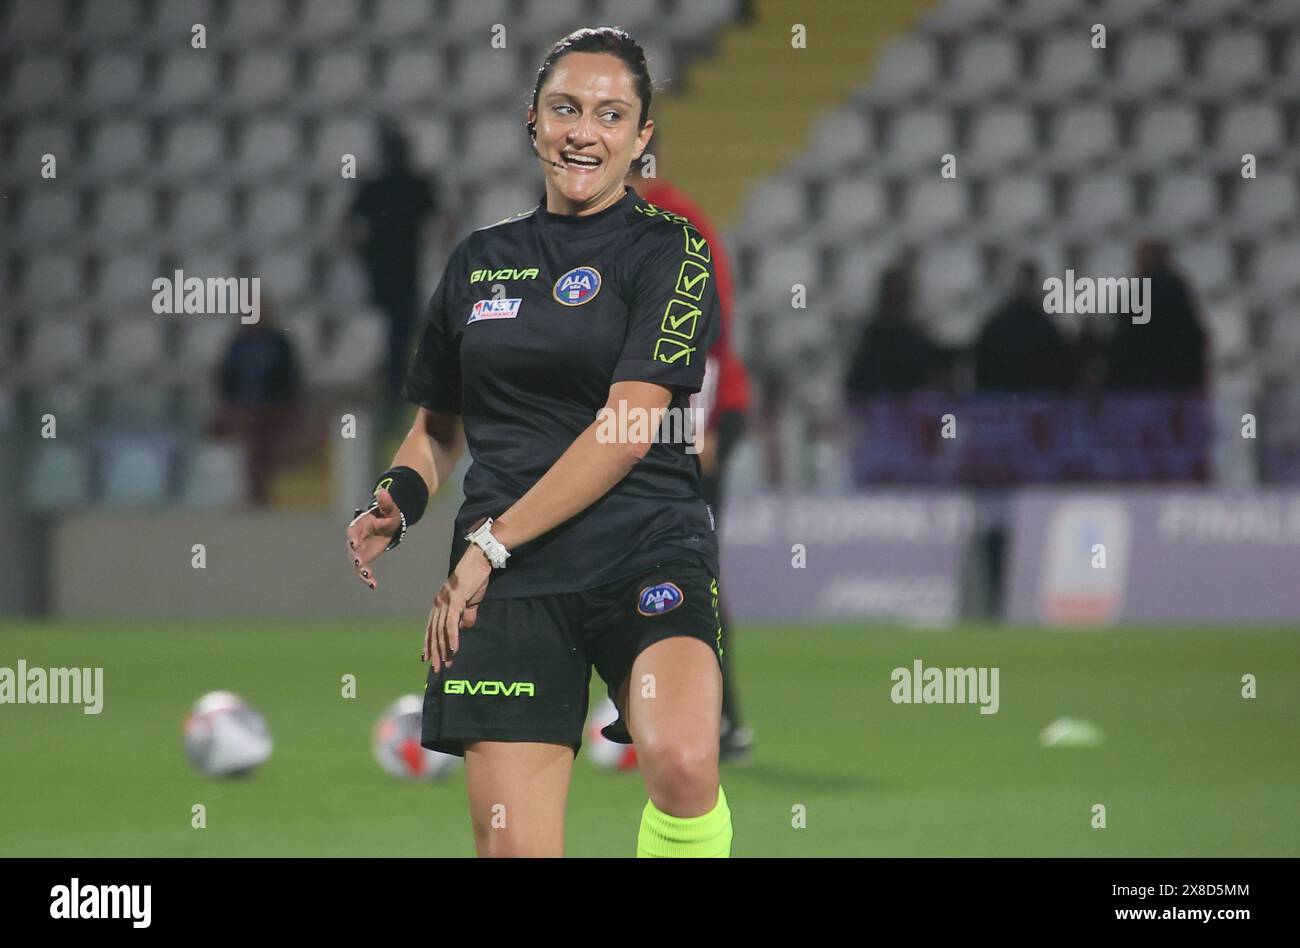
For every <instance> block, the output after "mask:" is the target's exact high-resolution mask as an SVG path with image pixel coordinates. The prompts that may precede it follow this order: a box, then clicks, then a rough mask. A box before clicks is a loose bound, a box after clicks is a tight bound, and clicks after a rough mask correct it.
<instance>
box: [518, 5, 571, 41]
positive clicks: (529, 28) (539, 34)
mask: <svg viewBox="0 0 1300 948" xmlns="http://www.w3.org/2000/svg"><path fill="white" fill-rule="evenodd" d="M586 7H587V4H586V2H585V0H547V2H546V3H529V4H525V5H524V8H523V11H522V12H523V18H522V20H520V19H519V18H515V20H514V21H513V22H512V24H511V25H512V27H514V28H515V29H522V31H523V34H524V36H526V37H528V38H529V39H530V40H532V41H534V42H537V43H539V44H545V45H546V46H550V44H551V43H554V42H555V41H556V40H558V39H559V38H560V37H561V36H564V35H565V34H567V33H570V32H572V31H573V30H574V29H576V28H577V27H579V26H587V25H589V20H588V18H587V9H586Z"/></svg>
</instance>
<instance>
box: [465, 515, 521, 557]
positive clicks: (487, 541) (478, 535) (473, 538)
mask: <svg viewBox="0 0 1300 948" xmlns="http://www.w3.org/2000/svg"><path fill="white" fill-rule="evenodd" d="M465 539H466V540H468V541H469V542H470V543H473V544H474V545H475V546H476V547H478V548H479V549H480V550H482V551H483V555H484V556H486V557H487V558H488V562H489V563H491V564H492V568H493V569H505V568H506V560H508V559H510V551H509V550H507V549H506V548H505V545H504V544H503V543H502V542H501V541H500V540H498V539H497V538H496V537H494V536H493V535H492V518H491V517H488V518H487V519H486V520H484V521H483V524H482V526H480V527H479V528H478V529H477V530H471V531H470V532H469V533H467V534H465Z"/></svg>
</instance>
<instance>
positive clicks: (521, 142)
mask: <svg viewBox="0 0 1300 948" xmlns="http://www.w3.org/2000/svg"><path fill="white" fill-rule="evenodd" d="M464 149H465V152H464V155H463V159H464V164H465V166H466V169H467V173H466V175H465V177H466V178H468V179H469V180H485V179H487V180H490V179H492V178H493V177H494V176H495V175H497V174H499V173H500V172H502V171H504V170H506V169H508V168H518V167H520V165H521V164H523V162H524V161H525V160H526V159H527V157H528V156H529V155H531V154H532V152H531V151H529V150H528V139H527V138H526V137H525V136H524V132H523V130H522V126H521V125H520V123H519V119H518V118H516V117H512V116H509V117H508V116H490V117H487V118H481V119H479V120H478V121H476V122H474V123H473V124H472V125H471V126H470V131H469V135H468V138H467V140H466V141H465V145H464Z"/></svg>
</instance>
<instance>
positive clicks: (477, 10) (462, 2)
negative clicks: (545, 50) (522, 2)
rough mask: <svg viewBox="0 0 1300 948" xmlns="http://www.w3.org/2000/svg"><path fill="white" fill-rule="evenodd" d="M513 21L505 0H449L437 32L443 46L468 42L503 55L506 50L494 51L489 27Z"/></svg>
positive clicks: (475, 48)
mask: <svg viewBox="0 0 1300 948" xmlns="http://www.w3.org/2000/svg"><path fill="white" fill-rule="evenodd" d="M513 20H514V16H513V15H512V12H511V9H510V5H509V3H507V0H449V2H448V4H447V12H446V13H445V14H444V16H443V17H442V18H441V20H440V22H439V27H440V29H439V30H438V34H439V38H440V40H441V42H442V43H443V45H444V46H456V47H458V48H459V47H461V46H462V44H468V47H469V49H470V50H473V51H483V52H499V53H502V54H503V55H505V54H506V51H505V50H493V49H492V48H491V46H490V45H489V43H490V42H491V39H492V27H493V25H494V24H497V23H501V24H509V23H511V22H512V21H513ZM556 39H559V37H558V36H557V37H556Z"/></svg>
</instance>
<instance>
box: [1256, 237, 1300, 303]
mask: <svg viewBox="0 0 1300 948" xmlns="http://www.w3.org/2000/svg"><path fill="white" fill-rule="evenodd" d="M1298 260H1300V234H1297V233H1292V234H1291V235H1290V236H1289V237H1284V238H1279V239H1277V240H1269V241H1266V242H1264V244H1263V245H1262V246H1259V247H1257V249H1256V251H1255V259H1254V261H1253V264H1252V270H1253V274H1252V276H1253V279H1252V281H1251V289H1252V291H1254V292H1255V293H1256V294H1257V296H1258V297H1259V298H1261V299H1263V300H1266V301H1273V300H1277V299H1290V298H1293V297H1294V296H1295V295H1296V293H1297V291H1300V266H1297V265H1296V261H1298ZM1277 315H1278V317H1279V318H1284V319H1287V320H1290V321H1291V322H1293V323H1297V322H1300V321H1298V320H1296V318H1295V311H1294V307H1288V308H1287V309H1286V310H1280V311H1279V312H1278V314H1277Z"/></svg>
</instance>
